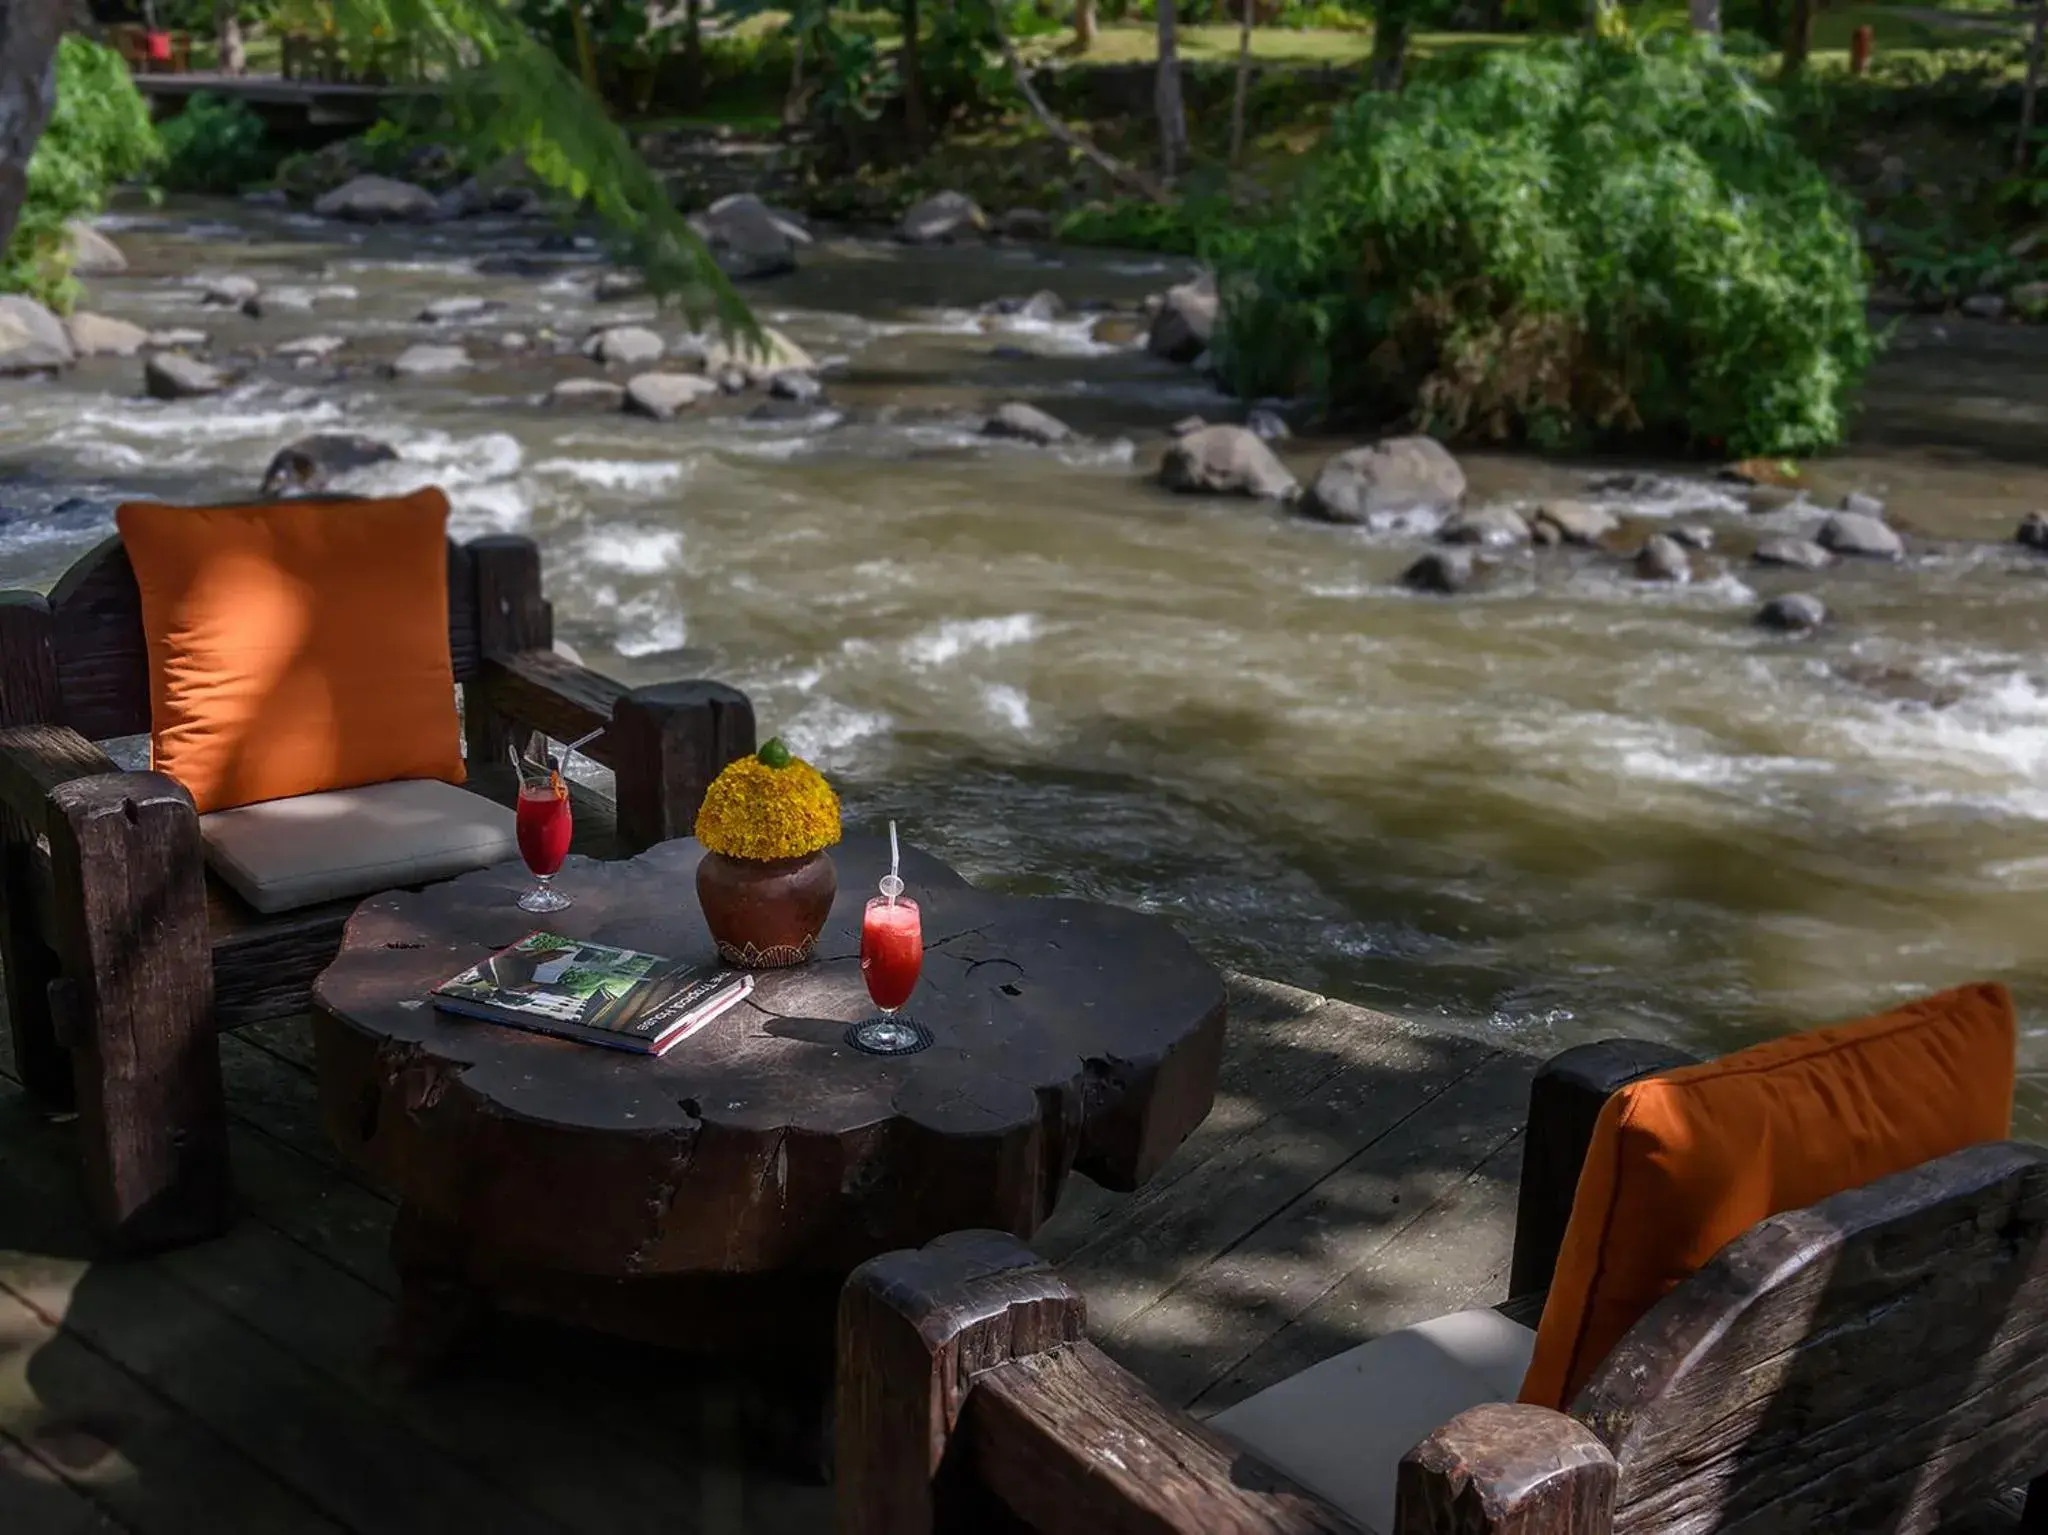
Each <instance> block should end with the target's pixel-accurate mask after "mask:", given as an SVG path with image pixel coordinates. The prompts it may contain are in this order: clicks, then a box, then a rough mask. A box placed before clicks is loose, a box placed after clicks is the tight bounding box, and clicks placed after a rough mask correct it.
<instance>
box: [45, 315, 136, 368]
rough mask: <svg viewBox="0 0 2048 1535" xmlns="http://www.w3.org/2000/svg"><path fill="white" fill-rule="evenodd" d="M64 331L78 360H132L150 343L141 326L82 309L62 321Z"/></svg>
mask: <svg viewBox="0 0 2048 1535" xmlns="http://www.w3.org/2000/svg"><path fill="white" fill-rule="evenodd" d="M64 329H65V330H66V331H67V332H68V333H69V334H70V336H71V345H72V347H73V349H74V350H75V351H76V352H77V353H78V355H79V356H80V357H133V356H134V355H135V354H136V353H137V352H139V351H141V350H142V349H143V347H144V346H146V345H148V343H149V332H148V331H146V330H144V329H143V328H142V327H141V326H140V325H133V324H130V323H129V322H128V321H126V320H117V319H115V318H114V317H113V316H112V315H107V314H88V313H87V312H86V311H85V310H83V309H81V310H79V311H78V312H77V313H76V314H74V315H73V316H71V318H70V319H68V320H66V321H65V322H64Z"/></svg>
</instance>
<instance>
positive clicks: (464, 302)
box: [419, 293, 505, 325]
mask: <svg viewBox="0 0 2048 1535" xmlns="http://www.w3.org/2000/svg"><path fill="white" fill-rule="evenodd" d="M504 307H505V301H504V300H503V299H495V298H480V297H478V296H477V295H476V294H473V293H465V294H462V295H460V296H458V297H455V298H437V299H435V300H434V302H433V303H431V304H429V305H427V307H426V308H424V309H422V310H421V311H420V314H419V318H420V323H421V324H422V325H458V324H461V323H462V322H464V321H466V320H481V319H482V318H483V317H484V316H485V315H491V314H496V313H497V312H498V311H499V310H501V309H503V308H504Z"/></svg>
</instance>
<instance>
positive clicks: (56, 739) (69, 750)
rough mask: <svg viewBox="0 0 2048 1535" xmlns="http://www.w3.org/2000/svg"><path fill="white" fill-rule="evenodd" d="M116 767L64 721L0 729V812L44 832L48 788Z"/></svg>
mask: <svg viewBox="0 0 2048 1535" xmlns="http://www.w3.org/2000/svg"><path fill="white" fill-rule="evenodd" d="M120 771H121V769H120V767H119V765H118V764H116V763H115V762H114V760H113V759H112V758H111V757H109V756H108V755H107V754H106V753H105V752H103V751H101V750H100V749H99V748H98V747H97V746H95V745H93V743H92V742H90V741H88V740H86V738H85V737H84V736H82V735H80V734H79V733H78V732H77V731H75V730H73V729H72V728H71V727H70V726H68V725H10V726H8V727H7V728H5V729H0V811H5V812H6V813H7V814H8V815H10V816H12V817H13V819H15V820H16V821H18V822H20V823H21V825H23V826H24V827H26V828H27V829H28V830H29V831H30V833H32V834H33V835H35V836H38V837H40V836H47V835H48V832H49V797H50V791H51V790H52V789H55V788H56V787H57V786H58V785H59V784H65V783H70V782H71V781H72V780H73V779H77V778H92V777H96V776H97V775H99V774H101V773H118V772H120Z"/></svg>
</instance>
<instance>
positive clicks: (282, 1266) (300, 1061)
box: [0, 977, 1537, 1535]
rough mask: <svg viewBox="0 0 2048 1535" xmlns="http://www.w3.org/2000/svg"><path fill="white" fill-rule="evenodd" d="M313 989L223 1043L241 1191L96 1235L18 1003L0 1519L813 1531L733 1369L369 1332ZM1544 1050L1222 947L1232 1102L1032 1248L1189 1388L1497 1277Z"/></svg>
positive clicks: (5, 1185)
mask: <svg viewBox="0 0 2048 1535" xmlns="http://www.w3.org/2000/svg"><path fill="white" fill-rule="evenodd" d="M311 1050H312V1047H311V1041H310V1034H309V1030H308V1027H307V1025H306V1022H305V1020H303V1019H291V1020H287V1021H284V1022H281V1023H275V1024H265V1025H259V1026H256V1027H251V1028H247V1029H243V1030H241V1031H238V1032H236V1033H233V1034H230V1035H227V1036H225V1037H224V1038H223V1040H222V1059H223V1066H224V1070H225V1073H226V1077H227V1087H228V1102H229V1108H230V1110H231V1112H232V1114H233V1116H234V1125H233V1131H232V1138H233V1154H234V1163H235V1172H236V1176H237V1179H238V1180H239V1183H240V1186H241V1190H242V1194H243V1201H244V1215H243V1218H242V1220H241V1221H240V1223H239V1224H238V1225H237V1226H236V1227H235V1229H234V1230H233V1231H232V1232H231V1233H230V1234H229V1235H228V1236H226V1237H224V1238H222V1239H220V1240H218V1241H215V1242H210V1243H207V1244H204V1245H202V1246H199V1247H195V1248H190V1249H187V1250H184V1251H181V1252H177V1253H172V1254H169V1255H166V1256H163V1257H158V1258H153V1259H148V1260H144V1261H129V1262H95V1261H94V1259H93V1256H92V1254H93V1247H92V1241H91V1237H90V1232H89V1228H88V1225H87V1222H86V1218H85V1212H84V1207H83V1202H82V1199H81V1196H80V1195H79V1193H78V1189H77V1171H76V1153H75V1151H74V1148H73V1143H72V1139H71V1136H70V1133H69V1128H68V1126H65V1125H57V1124H50V1123H46V1122H44V1121H43V1120H42V1119H40V1118H39V1117H38V1116H37V1115H36V1114H35V1113H34V1112H33V1111H32V1110H31V1109H30V1107H29V1105H28V1104H27V1102H26V1100H25V1098H24V1097H23V1095H22V1093H21V1090H20V1087H19V1084H18V1082H17V1081H16V1080H15V1079H14V1078H13V1076H12V1064H13V1063H12V1060H11V1057H10V1056H9V1055H8V1054H7V1053H6V1051H7V1046H6V1035H5V1031H4V1030H0V1530H9V1531H12V1530H21V1531H25V1532H34V1535H73V1532H83V1531H88V1530H93V1531H101V1530H115V1531H122V1530H125V1531H131V1532H134V1535H159V1532H161V1535H173V1532H181V1535H182V1532H187V1531H194V1530H202V1529H204V1530H216V1529H218V1530H234V1531H236V1532H237V1535H244V1532H248V1535H270V1532H277V1535H285V1532H289V1535H299V1532H315V1531H318V1532H329V1535H331V1532H334V1531H337V1530H345V1531H360V1532H363V1535H412V1532H415V1531H417V1532H419V1535H439V1532H440V1531H442V1530H444V1529H448V1528H461V1527H465V1526H466V1527H469V1528H476V1529H486V1530H489V1531H491V1532H492V1535H500V1532H503V1535H524V1532H589V1535H600V1532H601V1535H641V1532H646V1535H654V1532H656V1531H660V1532H663V1535H672V1532H674V1531H677V1530H685V1531H696V1532H701V1535H727V1532H734V1531H748V1532H759V1535H783V1532H785V1531H787V1532H821V1531H826V1530H828V1529H829V1527H830V1522H831V1495H830V1493H829V1492H828V1491H826V1490H824V1489H821V1488H817V1487H807V1486H801V1485H797V1484H795V1483H793V1482H791V1481H789V1480H787V1479H783V1478H778V1477H776V1476H774V1475H770V1474H767V1473H764V1472H762V1471H760V1470H758V1469H754V1468H753V1467H752V1466H751V1465H750V1457H749V1455H748V1454H747V1449H748V1444H747V1439H748V1434H747V1430H746V1428H745V1427H744V1425H745V1423H746V1422H747V1421H749V1420H748V1414H747V1397H748V1393H749V1391H750V1389H752V1382H750V1381H749V1380H748V1379H747V1377H746V1374H745V1372H744V1370H737V1371H735V1370H732V1369H729V1368H721V1367H706V1366H701V1365H699V1364H697V1363H695V1362H693V1361H690V1360H688V1359H684V1358H680V1357H677V1356H672V1355H658V1354H654V1353H651V1352H649V1351H646V1350H642V1349H635V1348H632V1347H629V1346H626V1345H621V1344H615V1343H611V1342H608V1341H606V1340H603V1339H598V1338H593V1337H589V1336H585V1335H579V1334H570V1333H567V1332H563V1331H557V1330H551V1329H547V1328H543V1327H538V1326H531V1325H524V1324H522V1325H519V1326H516V1327H513V1326H507V1327H505V1328H504V1329H503V1330H502V1331H501V1332H500V1333H499V1334H498V1335H497V1336H496V1337H495V1339H494V1341H493V1344H492V1346H491V1348H490V1349H489V1351H488V1352H487V1353H486V1354H485V1356H484V1357H483V1358H482V1359H481V1360H480V1362H479V1363H478V1364H477V1365H475V1366H474V1367H473V1368H472V1369H471V1370H470V1371H469V1373H468V1374H466V1375H464V1376H461V1377H459V1378H456V1379H453V1380H449V1381H443V1382H437V1383H435V1384H433V1385H431V1386H428V1387H418V1388H404V1387H401V1386H399V1385H397V1384H395V1383H393V1382H391V1381H389V1380H388V1379H385V1378H383V1377H382V1376H380V1374H379V1373H378V1371H377V1369H376V1366H375V1346H376V1342H377V1338H378V1335H379V1332H380V1329H381V1327H382V1325H383V1322H384V1319H385V1316H386V1311H387V1307H388V1305H389V1302H390V1298H391V1295H392V1292H393V1290H394V1285H395V1281H394V1279H393V1276H392V1273H391V1269H390V1265H389V1261H388V1258H387V1256H386V1243H387V1239H388V1235H389V1228H390V1224H391V1215H392V1206H391V1204H390V1203H389V1201H388V1200H386V1199H385V1198H384V1196H383V1195H382V1194H381V1193H379V1192H378V1191H377V1190H375V1189H373V1188H370V1187H368V1186H366V1185H365V1184H364V1183H363V1182H361V1181H360V1180H359V1179H358V1178H357V1177H355V1176H354V1175H352V1174H351V1173H350V1172H349V1171H347V1170H346V1169H345V1168H344V1167H343V1166H342V1164H341V1162H340V1160H339V1158H338V1157H337V1156H336V1155H335V1154H334V1153H333V1151H332V1150H331V1149H330V1148H329V1146H328V1144H327V1141H326V1138H325V1136H324V1135H323V1133H322V1132H321V1129H320V1126H319V1121H318V1111H317V1105H316V1103H315V1096H314V1080H313V1074H312V1053H311ZM1536 1064H1537V1063H1536V1061H1535V1060H1534V1059H1533V1058H1530V1057H1527V1056H1524V1055H1521V1054H1519V1053H1516V1052H1514V1051H1510V1050H1505V1049H1502V1048H1501V1047H1499V1046H1498V1045H1495V1044H1489V1043H1487V1042H1484V1041H1482V1040H1477V1039H1471V1038H1466V1037H1463V1036H1459V1035H1454V1034H1446V1033H1436V1032H1431V1031H1428V1030H1424V1029H1420V1028H1417V1027H1415V1026H1414V1025H1411V1024H1407V1023H1404V1022H1402V1021H1400V1020H1397V1019H1394V1018H1390V1017H1388V1016H1386V1015H1384V1014H1379V1013H1373V1012H1368V1011H1366V1010H1364V1009H1360V1008H1355V1007H1351V1006H1348V1005H1346V1004H1344V1003H1340V1002H1334V1001H1329V1000H1326V999H1324V998H1321V997H1318V996H1315V995H1312V994H1310V993H1307V992H1303V991H1297V990H1295V989H1293V988H1290V987H1284V986H1279V985H1275V984H1272V983H1269V982H1264V981H1259V980H1254V979H1249V978H1244V977H1239V978H1236V979H1234V980H1233V982H1232V989H1231V1027H1230V1038H1229V1045H1228V1049H1227V1053H1226V1059H1225V1064H1224V1070H1223V1081H1222V1087H1221V1089H1220V1091H1219V1094H1218V1098H1217V1103H1216V1107H1215V1110H1214V1112H1213V1113H1211V1115H1210V1116H1209V1118H1208V1120H1207V1121H1206V1122H1205V1123H1204V1124H1203V1125H1202V1126H1201V1128H1200V1129H1199V1130H1197V1131H1196V1133H1195V1135H1194V1136H1193V1137H1192V1138H1191V1139H1190V1140H1189V1142H1188V1143H1187V1145H1186V1146H1184V1147H1183V1148H1182V1149H1181V1151H1180V1152H1179V1154H1178V1155H1177V1156H1176V1157H1175V1158H1174V1159H1173V1160H1172V1161H1171V1162H1170V1163H1169V1164H1168V1166H1167V1167H1166V1168H1165V1169H1164V1170H1163V1171H1162V1172H1161V1174H1160V1175H1159V1177H1158V1178H1156V1179H1155V1180H1154V1181H1153V1182H1152V1183H1151V1184H1150V1185H1148V1186H1147V1187H1146V1188H1144V1189H1142V1190H1140V1191H1139V1192H1138V1193H1136V1194H1132V1195H1111V1194H1106V1193H1103V1192H1101V1191H1100V1190H1098V1189H1096V1188H1094V1187H1093V1186H1092V1185H1088V1184H1086V1183H1080V1182H1077V1183H1076V1185H1075V1186H1074V1187H1072V1188H1070V1189H1069V1191H1068V1193H1067V1196H1066V1199H1065V1200H1064V1202H1063V1203H1062V1205H1061V1207H1060V1209H1059V1211H1058V1213H1057V1214H1056V1216H1055V1217H1054V1219H1053V1220H1052V1222H1051V1223H1050V1224H1049V1225H1048V1226H1047V1227H1046V1228H1045V1229H1044V1231H1043V1232H1041V1233H1040V1235H1039V1238H1038V1240H1037V1242H1036V1244H1035V1245H1037V1246H1038V1247H1039V1249H1040V1250H1041V1251H1042V1252H1044V1253H1045V1254H1046V1255H1047V1256H1048V1257H1049V1258H1051V1259H1053V1260H1054V1261H1056V1262H1058V1263H1060V1264H1061V1265H1062V1266H1063V1268H1064V1270H1065V1272H1066V1274H1067V1275H1068V1277H1069V1279H1070V1280H1071V1281H1072V1282H1073V1283H1075V1284H1076V1285H1077V1286H1078V1287H1079V1288H1080V1289H1081V1290H1082V1291H1083V1292H1084V1293H1085V1294H1086V1295H1087V1297H1088V1303H1089V1311H1090V1325H1091V1331H1092V1332H1093V1334H1094V1335H1095V1337H1096V1338H1097V1340H1098V1341H1099V1342H1101V1343H1102V1345H1103V1346H1104V1347H1105V1348H1106V1349H1108V1351H1109V1352H1110V1353H1112V1354H1114V1355H1115V1356H1117V1357H1118V1358H1119V1359H1121V1360H1122V1361H1123V1362H1124V1363H1126V1364H1128V1365H1129V1366H1130V1367H1131V1368H1132V1369H1133V1370H1135V1371H1136V1372H1137V1373H1138V1374H1139V1375H1140V1376H1142V1377H1144V1378H1145V1379H1146V1380H1147V1381H1148V1382H1150V1383H1151V1384H1153V1385H1154V1386H1155V1387H1156V1388H1157V1389H1158V1390H1159V1391H1160V1392H1161V1393H1162V1394H1163V1395H1165V1396H1166V1397H1168V1398H1170V1399H1171V1400H1173V1401H1175V1402H1178V1403H1180V1404H1183V1405H1187V1406H1189V1407H1191V1408H1192V1409H1193V1410H1194V1411H1195V1412H1196V1413H1198V1414H1203V1413H1206V1412H1209V1411H1213V1410H1216V1409H1218V1408H1220V1407H1222V1406H1225V1405H1227V1404H1228V1403H1230V1402H1231V1401H1234V1400H1236V1399H1237V1398H1238V1397H1240V1396H1242V1395H1244V1394H1246V1393H1247V1392H1250V1391H1253V1390H1256V1389H1258V1388H1260V1387H1261V1386H1263V1385H1265V1384H1267V1383H1269V1382H1271V1381H1273V1380H1275V1379H1278V1378H1279V1377H1281V1376H1284V1375H1286V1374H1289V1373H1291V1372H1292V1371H1294V1370H1296V1369H1298V1368H1300V1367H1301V1366H1302V1365H1304V1364H1307V1363H1309V1362H1311V1361H1313V1360H1315V1359H1319V1358H1322V1357H1324V1356H1326V1355H1328V1354H1331V1353H1334V1352H1336V1351H1338V1350H1339V1349H1342V1348H1344V1347H1346V1346H1348V1345H1350V1344H1352V1343H1356V1342H1359V1341H1362V1340H1364V1339H1366V1338H1370V1337H1373V1336H1376V1335H1378V1334H1379V1333H1381V1332H1384V1331H1386V1330H1388V1329H1390V1328H1393V1327H1398V1326H1400V1325H1403V1324H1404V1323H1407V1322H1410V1321H1414V1320H1418V1319H1420V1318H1422V1317H1425V1316H1429V1315H1433V1314H1436V1313H1439V1312H1443V1311H1449V1310H1455V1309H1457V1308H1459V1307H1461V1306H1466V1305H1472V1304H1486V1303H1490V1302H1492V1301H1496V1300H1498V1299H1500V1298H1501V1297H1502V1295H1503V1294H1504V1293H1505V1279H1506V1271H1507V1264H1508V1253H1509V1243H1510V1238H1511V1235H1512V1225H1513V1206H1514V1198H1515V1180H1516V1178H1517V1175H1518V1171H1519V1157H1520V1146H1521V1143H1520V1130H1521V1123H1522V1115H1523V1110H1524V1107H1525V1104H1526V1097H1527V1092H1528V1083H1529V1079H1530V1076H1531V1075H1532V1073H1533V1071H1534V1069H1535V1066H1536Z"/></svg>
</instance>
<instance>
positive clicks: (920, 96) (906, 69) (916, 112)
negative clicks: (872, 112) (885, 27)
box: [896, 0, 924, 149]
mask: <svg viewBox="0 0 2048 1535" xmlns="http://www.w3.org/2000/svg"><path fill="white" fill-rule="evenodd" d="M917 25H918V17H917V0H903V51H902V53H901V55H900V56H899V61H898V63H897V66H896V71H897V73H898V74H900V75H901V76H902V77H903V134H904V137H905V138H906V139H908V140H909V142H910V147H911V148H912V149H917V148H920V147H921V146H922V145H923V144H924V72H923V70H922V68H921V67H920V65H919V60H918V48H917Z"/></svg>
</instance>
